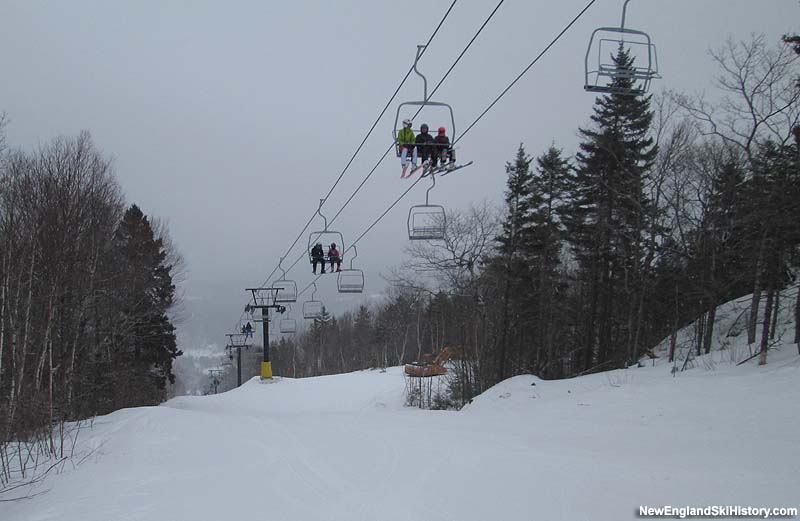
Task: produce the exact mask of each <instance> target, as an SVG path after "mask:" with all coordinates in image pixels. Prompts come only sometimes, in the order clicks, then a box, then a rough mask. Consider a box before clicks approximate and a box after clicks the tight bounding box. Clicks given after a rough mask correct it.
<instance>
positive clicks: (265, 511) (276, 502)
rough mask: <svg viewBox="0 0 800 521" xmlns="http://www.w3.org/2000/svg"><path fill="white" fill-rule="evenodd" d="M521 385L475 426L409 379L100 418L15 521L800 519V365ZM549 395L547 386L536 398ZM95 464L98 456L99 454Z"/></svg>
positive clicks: (469, 414) (9, 508)
mask: <svg viewBox="0 0 800 521" xmlns="http://www.w3.org/2000/svg"><path fill="white" fill-rule="evenodd" d="M792 349H796V348H795V346H786V347H785V348H784V349H783V350H782V351H780V352H772V353H771V357H772V358H771V361H770V364H769V365H767V366H765V367H758V366H757V365H755V361H753V363H752V364H748V365H745V366H742V367H734V366H731V365H723V364H717V365H715V366H714V367H713V369H711V370H709V369H704V368H702V367H696V368H695V369H692V370H690V371H687V372H685V373H681V374H679V375H676V376H672V375H671V374H670V372H669V366H667V365H666V364H664V363H662V362H660V363H659V364H658V365H656V367H644V368H632V369H628V370H620V371H613V372H608V373H600V374H596V375H589V376H585V377H581V378H575V379H571V380H559V381H543V380H540V379H538V378H535V377H533V376H519V377H515V378H511V379H509V380H506V381H505V382H502V383H500V384H498V385H497V386H495V387H493V388H491V389H489V390H487V391H486V392H485V393H484V394H483V395H481V396H479V397H477V398H476V399H475V400H474V401H473V403H471V404H469V405H468V406H467V407H465V408H464V409H463V410H462V411H460V412H453V411H421V410H418V409H414V408H406V407H404V406H403V401H404V396H403V392H404V389H405V385H404V381H403V376H402V369H401V368H392V369H389V370H388V371H387V372H386V373H380V372H378V371H362V372H356V373H351V374H347V375H337V376H328V377H319V378H309V379H303V380H293V379H280V380H278V381H277V382H275V383H273V384H269V385H265V384H261V383H260V382H259V381H258V379H253V380H250V381H249V382H247V383H246V384H245V385H244V386H243V387H241V388H239V389H236V390H234V391H230V392H228V393H224V394H220V395H216V396H206V397H181V398H176V399H174V400H171V401H169V402H167V403H166V404H164V405H162V406H160V407H143V408H137V409H127V410H122V411H117V412H115V413H113V414H110V415H107V416H105V417H101V418H98V419H97V420H96V421H95V422H94V426H93V427H92V428H91V429H88V428H87V429H85V430H84V431H83V432H82V433H81V435H80V438H79V443H78V452H79V453H80V454H90V456H89V457H88V458H86V460H85V461H84V462H83V463H82V464H81V465H79V466H77V467H75V468H72V467H71V466H67V467H65V470H64V471H63V472H61V473H60V474H58V475H52V476H50V477H48V478H47V480H45V482H44V483H43V484H42V485H39V486H37V487H34V488H32V489H31V490H29V491H28V492H29V493H31V494H34V493H38V492H44V493H43V494H41V495H39V496H36V497H34V498H32V499H30V500H26V501H19V502H11V503H0V519H2V520H3V521H23V520H24V521H55V520H59V521H109V520H114V521H144V520H176V521H178V520H187V521H189V520H192V521H195V520H205V519H209V520H211V519H232V520H233V519H235V520H239V519H252V518H257V517H258V518H269V519H273V518H274V519H298V520H347V521H359V520H371V521H372V520H401V519H402V520H408V519H415V520H416V519H421V520H427V519H430V520H453V521H455V520H459V521H462V520H473V519H474V520H486V519H503V520H530V519H548V520H570V521H572V520H582V519H591V520H592V521H596V520H606V519H607V520H619V519H633V518H634V517H635V514H636V512H637V509H638V507H639V505H650V506H661V505H667V504H671V505H694V506H706V505H713V504H723V505H728V504H731V505H753V506H797V504H798V499H799V498H800V494H798V492H797V491H798V487H797V485H798V483H799V482H798V478H797V462H798V461H800V445H799V444H798V443H797V442H796V432H797V431H798V428H800V405H799V404H800V386H798V385H797V384H798V376H800V372H799V371H798V368H799V367H800V359H799V358H798V356H797V355H796V354H794V353H796V350H795V351H792ZM532 384H533V385H532ZM92 451H94V453H92Z"/></svg>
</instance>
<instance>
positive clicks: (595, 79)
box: [583, 0, 661, 96]
mask: <svg viewBox="0 0 800 521" xmlns="http://www.w3.org/2000/svg"><path fill="white" fill-rule="evenodd" d="M628 2H630V0H625V4H624V5H623V6H622V21H621V23H620V26H619V27H599V28H597V29H595V30H594V31H593V32H592V36H591V38H590V39H589V46H588V48H587V49H586V59H585V62H584V70H585V84H584V87H583V88H584V89H585V90H587V91H589V92H597V93H602V94H622V95H626V96H636V95H640V94H646V93H647V91H648V90H649V89H650V81H651V80H653V79H657V78H660V77H661V76H660V75H659V74H658V56H657V54H656V46H655V44H654V43H652V41H651V40H650V36H649V35H648V34H647V33H645V32H643V31H638V30H636V29H628V28H626V27H625V12H626V9H627V7H628ZM622 50H626V51H627V52H628V53H629V54H630V55H631V57H632V58H634V62H633V64H631V66H630V67H619V66H618V65H617V64H616V63H615V61H614V58H616V56H617V54H618V53H619V52H620V51H622ZM595 52H596V53H597V64H596V68H595V65H594V64H592V65H589V58H590V57H591V56H592V55H593V54H594V53H595ZM637 62H638V63H637ZM618 80H629V83H630V86H629V87H625V86H623V85H620V81H618ZM625 83H628V82H625Z"/></svg>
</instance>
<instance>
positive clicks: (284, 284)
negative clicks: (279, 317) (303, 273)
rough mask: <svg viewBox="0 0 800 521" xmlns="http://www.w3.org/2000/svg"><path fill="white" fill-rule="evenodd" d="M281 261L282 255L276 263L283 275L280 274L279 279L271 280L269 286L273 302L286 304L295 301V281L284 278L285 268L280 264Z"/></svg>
mask: <svg viewBox="0 0 800 521" xmlns="http://www.w3.org/2000/svg"><path fill="white" fill-rule="evenodd" d="M282 263H283V257H281V260H280V262H279V263H278V268H279V269H280V270H281V271H282V272H283V275H281V278H280V279H278V280H276V281H273V283H272V286H271V289H272V290H273V292H274V302H273V303H275V304H288V303H292V302H297V283H296V282H295V281H293V280H288V279H287V278H286V270H284V269H283V267H282V266H281V264H282Z"/></svg>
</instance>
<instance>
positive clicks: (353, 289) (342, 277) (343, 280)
mask: <svg viewBox="0 0 800 521" xmlns="http://www.w3.org/2000/svg"><path fill="white" fill-rule="evenodd" d="M352 248H353V256H352V257H350V267H349V268H345V269H343V270H341V271H340V272H339V277H338V278H337V279H336V287H337V289H338V290H339V293H362V292H363V291H364V272H363V271H362V270H359V269H355V268H353V260H354V259H355V258H356V257H358V250H357V249H356V245H355V244H354V245H353V246H352Z"/></svg>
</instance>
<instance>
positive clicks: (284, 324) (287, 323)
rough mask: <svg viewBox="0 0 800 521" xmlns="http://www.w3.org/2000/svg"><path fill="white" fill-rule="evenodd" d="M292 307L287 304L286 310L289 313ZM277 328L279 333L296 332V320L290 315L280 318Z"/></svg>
mask: <svg viewBox="0 0 800 521" xmlns="http://www.w3.org/2000/svg"><path fill="white" fill-rule="evenodd" d="M291 311H292V307H291V306H288V309H287V312H289V313H291ZM278 328H279V330H280V332H281V333H287V334H294V333H296V332H297V321H296V320H295V319H293V318H292V317H289V316H287V317H284V318H281V320H280V322H279V324H278Z"/></svg>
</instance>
